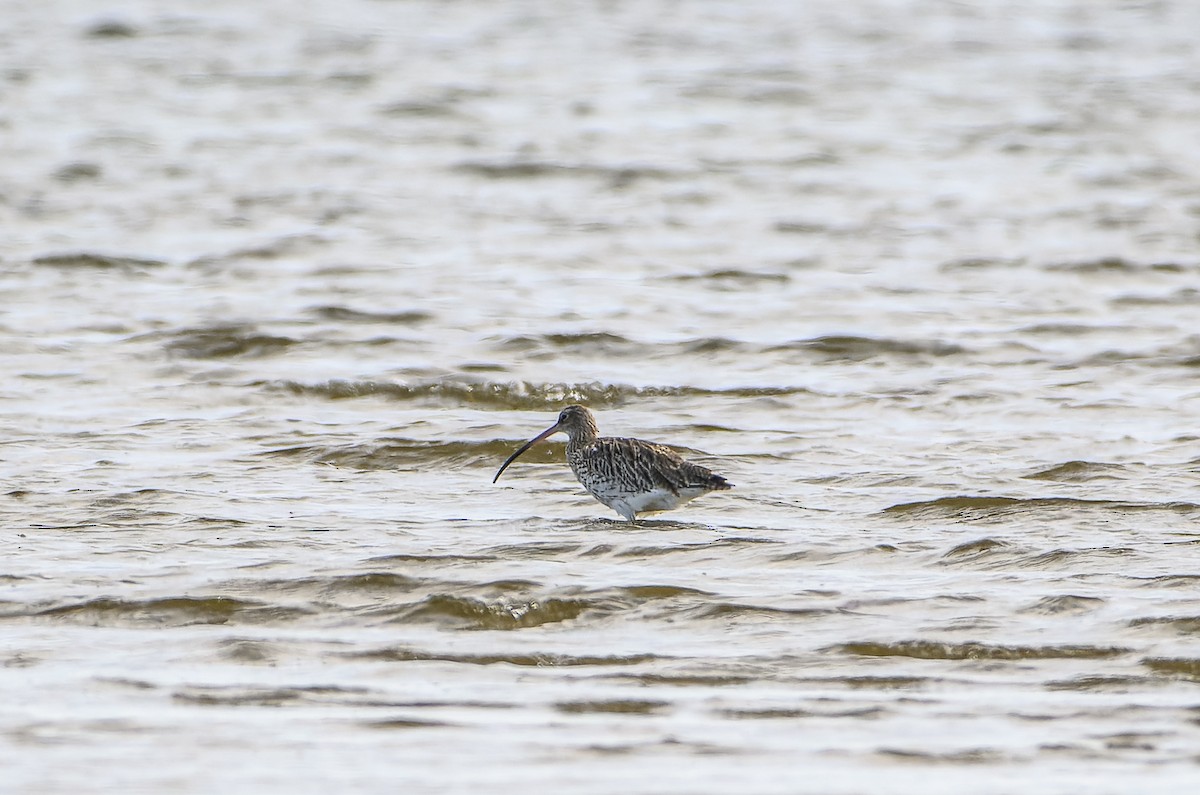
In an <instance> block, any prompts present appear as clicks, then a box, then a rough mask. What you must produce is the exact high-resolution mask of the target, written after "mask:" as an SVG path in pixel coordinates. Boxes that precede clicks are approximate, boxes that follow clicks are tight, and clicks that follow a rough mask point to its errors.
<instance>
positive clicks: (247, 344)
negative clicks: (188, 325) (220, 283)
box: [165, 325, 297, 359]
mask: <svg viewBox="0 0 1200 795" xmlns="http://www.w3.org/2000/svg"><path fill="white" fill-rule="evenodd" d="M296 344H297V341H296V340H294V339H291V338H289V337H280V336H277V335H273V334H262V333H259V332H258V331H256V330H254V329H253V328H252V327H250V326H242V325H228V326H211V327H207V328H195V329H182V330H180V331H176V332H174V333H172V334H171V336H170V339H169V340H168V341H167V343H166V346H165V348H166V350H167V353H169V354H172V355H174V356H182V357H184V358H186V359H231V358H235V357H242V356H246V357H257V356H269V355H271V354H275V353H279V352H280V351H282V350H285V349H287V348H290V347H291V346H293V345H296Z"/></svg>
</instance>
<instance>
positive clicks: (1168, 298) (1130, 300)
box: [1110, 287, 1200, 306]
mask: <svg viewBox="0 0 1200 795" xmlns="http://www.w3.org/2000/svg"><path fill="white" fill-rule="evenodd" d="M1110 303H1112V304H1113V305H1115V306H1191V305H1192V304H1200V290H1197V289H1195V288H1193V287H1184V288H1181V289H1179V290H1176V291H1175V292H1173V293H1170V294H1168V295H1161V296H1160V295H1122V296H1118V297H1117V298H1114V299H1112V301H1111V302H1110Z"/></svg>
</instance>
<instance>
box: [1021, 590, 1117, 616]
mask: <svg viewBox="0 0 1200 795" xmlns="http://www.w3.org/2000/svg"><path fill="white" fill-rule="evenodd" d="M1104 604H1105V600H1104V599H1100V598H1099V597H1095V596H1075V595H1073V594H1062V595H1060V596H1047V597H1045V598H1043V599H1039V600H1037V601H1036V602H1034V603H1033V604H1031V605H1029V606H1028V607H1023V608H1021V609H1020V610H1019V611H1018V612H1020V613H1033V614H1037V615H1047V616H1055V615H1062V614H1064V613H1066V614H1070V615H1082V614H1084V613H1090V612H1092V611H1093V610H1098V609H1099V608H1100V607H1102V606H1103V605H1104Z"/></svg>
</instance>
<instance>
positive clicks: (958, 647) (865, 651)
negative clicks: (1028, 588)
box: [829, 640, 1130, 660]
mask: <svg viewBox="0 0 1200 795" xmlns="http://www.w3.org/2000/svg"><path fill="white" fill-rule="evenodd" d="M829 651H834V652H839V653H841V654H856V655H859V656H863V657H912V658H915V659H918V660H1062V659H1071V660H1078V659H1083V660H1105V659H1109V658H1112V657H1119V656H1121V655H1123V654H1128V653H1129V651H1130V650H1129V649H1125V648H1120V647H1109V646H1001V645H995V644H990V643H936V642H934V641H924V640H910V641H900V642H899V643H874V642H870V641H863V642H857V643H842V644H838V645H836V646H833V647H830V649H829Z"/></svg>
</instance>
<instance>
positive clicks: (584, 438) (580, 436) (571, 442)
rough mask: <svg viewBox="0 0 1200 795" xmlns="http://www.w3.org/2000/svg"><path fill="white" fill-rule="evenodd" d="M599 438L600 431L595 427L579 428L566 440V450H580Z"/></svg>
mask: <svg viewBox="0 0 1200 795" xmlns="http://www.w3.org/2000/svg"><path fill="white" fill-rule="evenodd" d="M599 438H600V431H599V429H598V428H596V426H595V425H592V426H589V427H584V428H579V429H577V430H576V431H575V433H573V434H571V435H570V436H569V437H568V438H567V449H568V450H580V449H582V448H584V447H587V446H588V445H590V444H592V443H593V442H595V441H596V440H597V439H599Z"/></svg>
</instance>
